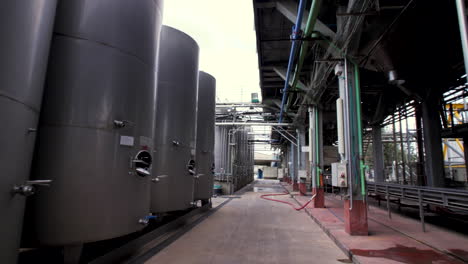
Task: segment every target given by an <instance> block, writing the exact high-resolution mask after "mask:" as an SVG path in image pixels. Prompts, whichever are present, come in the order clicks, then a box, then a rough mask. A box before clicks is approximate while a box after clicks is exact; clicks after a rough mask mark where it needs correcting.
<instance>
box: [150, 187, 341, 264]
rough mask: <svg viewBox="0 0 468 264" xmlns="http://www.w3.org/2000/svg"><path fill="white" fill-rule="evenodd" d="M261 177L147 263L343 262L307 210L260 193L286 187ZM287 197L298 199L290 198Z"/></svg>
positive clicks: (338, 251) (281, 190)
mask: <svg viewBox="0 0 468 264" xmlns="http://www.w3.org/2000/svg"><path fill="white" fill-rule="evenodd" d="M283 190H284V189H283V188H282V187H281V186H280V185H279V183H278V182H277V181H268V180H265V181H257V182H255V183H254V184H253V185H252V186H250V187H247V188H246V189H245V192H243V193H242V194H240V195H239V197H240V198H235V199H233V200H231V201H230V202H228V203H227V204H225V205H224V206H223V207H222V208H220V209H219V210H218V211H217V212H215V213H214V214H213V215H211V216H210V217H208V218H207V219H205V220H204V221H203V222H202V223H200V224H199V225H197V226H196V227H194V228H193V229H192V230H190V231H189V232H187V233H186V234H185V235H183V236H182V237H181V238H179V239H178V240H177V241H175V242H174V243H172V244H171V245H169V246H168V247H166V248H165V249H164V250H162V251H160V252H159V253H158V254H157V255H155V256H154V257H152V258H151V259H150V260H148V261H147V262H146V263H148V264H150V263H203V264H205V263H217V264H219V263H236V264H238V263H308V264H309V263H343V262H347V258H346V257H345V255H344V253H343V252H342V251H341V250H340V249H339V248H338V247H337V246H336V245H335V244H334V243H333V241H332V240H330V238H329V237H328V236H327V235H326V234H325V233H324V232H323V231H322V229H321V228H320V227H319V226H318V225H317V224H316V223H315V222H314V221H313V220H312V219H311V218H310V217H309V216H308V215H307V214H306V213H304V212H296V211H295V210H293V209H292V208H291V207H290V206H288V205H286V204H281V203H275V202H272V201H266V200H263V199H261V198H260V195H262V194H265V193H271V192H283ZM280 199H282V200H288V201H290V202H292V203H294V200H293V199H292V198H290V197H287V196H283V198H280ZM340 260H341V261H340Z"/></svg>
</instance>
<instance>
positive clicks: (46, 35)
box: [0, 0, 57, 263]
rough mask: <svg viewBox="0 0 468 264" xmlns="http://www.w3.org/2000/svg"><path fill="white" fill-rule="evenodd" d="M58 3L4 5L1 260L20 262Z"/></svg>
mask: <svg viewBox="0 0 468 264" xmlns="http://www.w3.org/2000/svg"><path fill="white" fill-rule="evenodd" d="M56 4H57V2H56V0H35V1H30V0H15V1H3V2H2V4H1V5H0V36H1V44H0V46H1V49H0V124H2V129H1V132H0V133H1V134H0V215H1V217H0V234H1V235H0V263H16V258H17V253H18V247H19V243H20V237H21V228H22V223H23V212H24V204H25V199H26V198H25V195H27V194H29V193H32V189H29V190H28V188H29V187H28V186H26V185H25V184H26V180H27V179H28V178H29V172H30V165H31V160H32V154H33V148H34V141H35V137H36V132H35V130H36V127H37V122H38V118H39V111H40V108H41V101H42V92H43V86H44V78H45V74H46V70H47V59H48V54H49V47H50V41H51V37H52V30H53V25H54V18H55V9H56ZM15 186H16V187H20V186H22V187H24V188H15ZM29 186H31V185H29ZM13 189H16V192H15V191H13ZM22 194H23V195H22Z"/></svg>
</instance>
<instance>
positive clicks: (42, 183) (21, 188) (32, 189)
mask: <svg viewBox="0 0 468 264" xmlns="http://www.w3.org/2000/svg"><path fill="white" fill-rule="evenodd" d="M51 183H52V180H35V181H26V183H25V184H23V185H15V186H13V193H14V194H21V195H23V196H26V197H27V196H31V195H33V194H35V193H36V189H37V187H49V186H50V184H51Z"/></svg>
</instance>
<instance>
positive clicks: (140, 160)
mask: <svg viewBox="0 0 468 264" xmlns="http://www.w3.org/2000/svg"><path fill="white" fill-rule="evenodd" d="M133 163H134V164H135V172H136V174H137V175H138V176H140V177H147V176H150V175H151V173H150V167H151V164H152V163H153V158H152V157H151V154H150V153H149V152H148V151H146V150H141V151H140V152H138V153H137V154H136V156H135V159H134V160H133Z"/></svg>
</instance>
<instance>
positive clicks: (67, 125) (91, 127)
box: [41, 123, 118, 132]
mask: <svg viewBox="0 0 468 264" xmlns="http://www.w3.org/2000/svg"><path fill="white" fill-rule="evenodd" d="M41 127H74V128H88V129H97V130H106V131H114V132H118V131H116V129H114V128H113V126H86V125H76V124H60V123H43V124H41Z"/></svg>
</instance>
